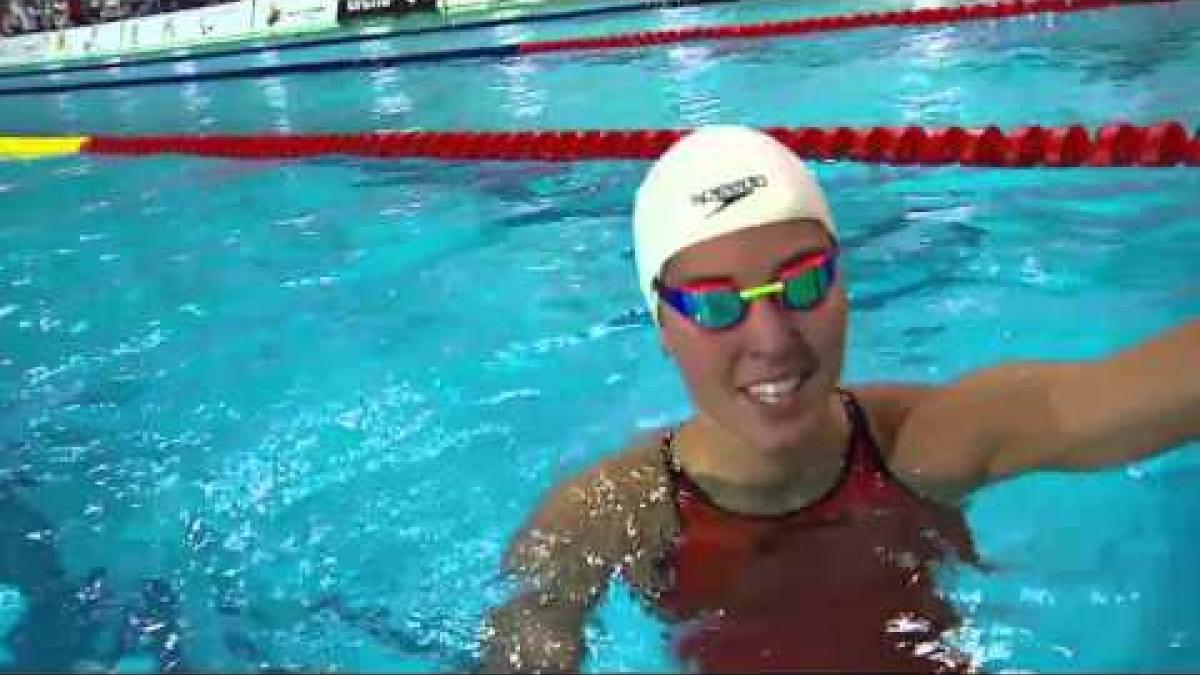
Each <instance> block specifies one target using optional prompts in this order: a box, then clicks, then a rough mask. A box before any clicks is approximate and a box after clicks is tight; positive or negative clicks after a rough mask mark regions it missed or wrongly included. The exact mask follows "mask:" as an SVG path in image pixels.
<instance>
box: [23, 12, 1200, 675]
mask: <svg viewBox="0 0 1200 675" xmlns="http://www.w3.org/2000/svg"><path fill="white" fill-rule="evenodd" d="M892 4H893V5H896V6H900V5H901V3H898V2H897V3H892ZM868 6H870V7H872V8H873V7H875V6H877V3H867V2H836V3H834V2H830V3H811V6H810V4H809V3H806V4H805V8H804V10H803V12H801V11H800V10H798V9H795V8H793V7H792V6H791V5H787V4H783V3H759V2H746V3H739V4H736V5H729V6H722V7H717V8H682V9H677V10H662V11H657V12H648V13H639V14H638V15H622V16H621V17H619V18H614V17H607V18H598V19H596V20H594V21H593V20H589V21H586V22H585V21H580V22H578V23H577V24H575V25H568V26H560V25H552V24H538V25H536V26H529V27H519V26H518V27H516V28H512V27H510V28H508V29H505V30H504V31H500V30H495V31H492V32H483V33H482V34H480V35H475V36H470V35H466V36H464V35H458V36H456V37H448V38H446V42H445V43H440V44H439V48H441V47H450V46H464V45H467V44H468V43H469V41H470V40H476V41H478V44H484V43H495V42H499V41H505V40H530V39H548V38H553V37H560V36H562V35H563V34H606V33H611V32H619V31H624V30H629V29H631V28H640V29H652V28H659V27H664V26H675V25H685V24H687V25H690V24H709V23H738V22H743V21H754V20H765V19H769V18H787V17H792V16H799V15H801V14H802V13H803V14H805V15H811V14H815V13H835V12H843V11H851V10H855V9H864V8H867V7H868ZM889 6H890V5H889ZM635 24H636V25H635ZM1198 38H1200V6H1196V5H1194V4H1187V3H1184V4H1182V5H1178V6H1169V7H1130V8H1123V9H1117V10H1111V11H1106V12H1097V13H1085V14H1077V15H1068V16H1059V17H1053V18H1047V17H1036V18H1029V19H1018V20H1014V21H1005V22H986V23H975V24H962V25H955V26H940V27H928V28H919V29H911V30H902V29H872V30H864V31H858V32H847V33H842V34H836V35H828V36H813V37H807V38H779V39H771V40H748V41H730V42H710V43H692V44H687V45H678V46H673V47H669V48H661V49H650V50H644V51H618V52H611V53H605V52H597V53H589V54H560V55H547V56H544V57H537V58H525V59H505V60H498V61H488V60H479V61H475V62H469V63H447V64H432V65H422V66H418V67H405V68H392V69H385V70H379V71H362V72H344V73H337V74H324V75H297V76H289V77H287V78H273V79H264V80H244V81H229V82H205V83H194V84H184V85H173V86H169V87H160V88H155V87H150V88H137V89H130V90H110V91H88V92H78V93H69V94H61V95H53V96H26V97H0V119H3V120H4V123H3V124H4V127H5V129H4V131H5V132H8V133H75V132H103V133H113V134H116V133H122V134H134V133H199V132H217V131H222V132H225V131H228V132H252V131H262V130H273V129H274V130H279V129H284V130H291V131H297V132H306V131H334V130H336V131H347V130H362V129H384V128H390V129H415V128H421V129H526V128H573V127H589V128H618V127H619V128H625V127H632V128H641V127H662V126H677V127H684V126H695V125H699V124H703V123H711V122H742V123H749V124H755V125H776V124H780V125H788V126H799V125H805V124H816V125H838V124H851V125H867V124H897V123H919V124H927V125H943V124H965V125H976V124H985V123H997V124H1000V125H1002V126H1016V125H1020V124H1028V123H1040V124H1047V125H1049V124H1066V123H1083V124H1087V125H1099V124H1103V123H1107V122H1111V121H1115V120H1128V121H1131V122H1133V123H1138V124H1147V123H1153V122H1157V121H1160V120H1162V119H1167V118H1170V119H1178V120H1180V121H1182V122H1183V123H1184V124H1186V125H1188V126H1191V127H1195V126H1196V125H1197V124H1198V123H1200V102H1198V101H1197V99H1196V97H1195V96H1193V95H1191V93H1192V89H1193V88H1194V87H1193V86H1192V83H1194V81H1195V76H1196V72H1197V68H1198V67H1200V39H1198ZM434 41H435V40H434V39H433V38H429V39H428V40H426V41H424V42H423V41H422V40H415V39H414V40H412V41H411V42H410V41H394V42H392V43H386V44H374V45H372V44H370V43H362V44H359V45H342V46H339V47H337V48H328V49H326V48H322V49H321V50H314V51H313V53H311V54H307V55H306V54H301V53H296V52H289V53H287V54H286V56H283V55H281V56H280V58H287V59H295V60H303V59H313V60H315V59H317V58H337V57H342V56H347V55H353V54H356V53H361V52H360V51H359V50H364V51H365V50H377V49H378V50H395V49H404V50H410V49H411V50H413V51H420V50H423V49H426V48H430V47H431V45H432V43H433V42H434ZM450 43H453V44H450ZM264 58H267V57H266V56H261V55H260V56H245V57H238V58H237V59H234V61H235V65H246V64H251V63H255V62H258V59H264ZM173 67H193V68H195V69H196V70H203V69H206V68H214V67H216V66H215V65H213V64H211V63H195V64H192V65H191V66H186V64H176V66H163V67H162V68H164V69H167V72H169V69H170V68H173ZM151 68H153V67H151ZM151 68H148V69H147V70H150V69H151ZM139 72H140V71H139ZM96 76H97V74H95V73H81V74H78V75H76V76H64V77H78V78H80V79H86V78H88V77H96ZM632 82H635V83H637V86H636V87H630V83H632ZM849 83H853V86H850V85H849ZM646 166H647V165H646V164H645V163H644V162H633V161H612V162H592V163H575V164H570V163H567V164H548V163H511V164H510V163H495V162H481V163H457V162H432V161H429V162H427V161H380V160H369V159H357V158H342V157H339V158H321V159H313V160H306V161H279V162H266V161H260V162H234V161H225V160H210V159H197V158H185V157H173V156H164V157H153V158H146V159H113V158H100V157H95V158H93V157H75V158H64V159H55V160H45V161H39V162H34V163H4V164H0V213H2V214H3V216H2V218H0V447H2V448H3V449H4V452H3V453H2V454H0V462H2V463H0V477H2V480H3V481H4V486H3V487H0V509H3V513H4V514H5V517H4V518H3V522H2V523H0V537H3V538H2V539H0V546H3V549H2V553H3V554H2V555H0V628H6V626H5V622H9V623H10V624H12V623H13V622H15V624H13V625H12V627H11V630H12V631H14V634H20V635H22V636H24V638H25V641H24V642H22V643H20V644H15V643H14V644H13V645H10V647H9V649H8V652H9V653H7V654H6V653H5V652H4V651H0V659H5V661H0V667H11V668H16V669H26V668H34V669H39V668H41V669H67V668H69V669H75V670H87V669H95V668H96V667H98V666H97V664H104V663H107V662H108V661H109V660H112V659H115V658H117V657H118V656H121V657H122V658H121V660H120V664H121V668H122V669H123V670H126V671H137V670H154V669H170V668H171V667H173V664H174V663H175V661H173V660H171V659H181V660H180V661H179V662H180V663H182V664H185V666H186V667H187V668H189V669H197V670H217V671H234V670H236V671H246V670H253V669H257V668H287V669H301V670H350V671H388V672H396V671H428V670H461V669H464V668H467V667H469V665H470V664H471V662H472V661H473V659H474V658H475V656H476V649H477V639H476V631H477V628H478V626H479V622H480V619H481V616H482V614H483V612H484V609H485V607H487V606H488V605H489V604H490V603H492V602H495V601H496V600H497V599H499V598H501V597H503V594H504V592H505V590H506V589H505V587H504V585H503V583H501V582H500V580H499V578H498V575H497V569H498V564H499V559H500V556H501V554H502V552H503V550H504V547H505V545H506V543H507V540H508V538H509V537H510V536H511V534H512V533H513V532H514V530H515V529H516V528H517V527H518V526H519V525H520V523H521V522H522V521H523V520H524V518H525V517H526V516H527V515H528V514H529V512H530V511H531V510H532V509H533V508H534V507H535V506H536V505H537V503H538V500H539V499H540V498H541V496H542V495H543V494H544V493H545V491H546V490H547V489H548V488H549V487H550V486H552V485H554V484H555V483H557V482H559V481H561V480H562V479H564V478H566V477H567V476H570V475H572V474H573V473H574V472H577V471H579V470H580V469H582V468H583V467H585V466H588V465H590V464H591V463H593V462H595V461H597V460H598V459H599V458H601V457H603V456H605V455H607V454H609V453H612V452H614V451H616V450H618V449H619V448H620V447H621V446H622V444H623V443H624V442H626V441H627V440H628V439H629V438H630V436H631V434H633V433H635V432H636V431H637V430H640V429H649V428H654V427H658V426H661V425H664V424H669V423H671V422H674V421H677V420H679V419H681V418H682V417H683V416H685V415H686V414H688V413H689V411H690V404H689V402H688V399H687V396H686V392H685V390H684V389H683V387H682V385H681V383H680V382H679V380H678V378H677V375H676V373H675V371H674V369H673V367H672V365H671V364H670V362H669V361H668V360H667V358H666V357H665V356H664V355H663V353H662V350H661V348H660V347H659V345H658V341H657V337H656V334H655V331H654V329H653V327H652V325H651V324H650V322H649V319H648V316H647V314H646V312H645V310H644V309H643V307H642V305H641V300H640V296H639V295H638V292H637V288H636V283H635V279H634V269H633V262H632V250H631V241H630V236H629V207H630V197H631V194H632V191H633V189H634V188H635V186H636V185H637V183H638V181H639V179H640V176H641V173H642V172H643V171H644V170H645V169H646ZM817 170H818V172H819V173H820V175H821V177H822V179H823V181H824V182H825V184H826V186H827V189H828V192H829V196H830V199H831V202H832V205H833V208H834V210H835V213H836V214H837V217H838V220H839V226H840V228H841V231H842V232H843V239H844V246H845V248H846V250H847V255H846V262H845V268H846V275H847V280H848V283H849V288H850V292H851V298H852V306H853V320H852V328H851V334H850V345H849V350H848V354H849V355H848V362H847V379H848V380H849V381H850V382H851V383H854V382H865V381H873V380H915V381H922V382H945V381H947V380H949V379H951V378H954V377H956V376H958V375H960V374H962V373H965V372H967V371H969V370H971V369H973V368H977V367H982V366H986V365H990V364H993V363H996V362H999V361H1001V360H1003V359H1007V358H1065V359H1076V358H1086V357H1092V356H1099V355H1102V354H1107V353H1110V352H1111V351H1113V350H1115V349H1119V348H1121V347H1124V346H1127V345H1130V344H1132V343H1134V342H1136V341H1137V340H1139V339H1144V338H1147V337H1149V336H1151V335H1152V334H1154V333H1155V332H1156V331H1159V330H1162V329H1165V328H1167V327H1169V326H1172V325H1174V324H1176V323H1178V322H1180V321H1183V320H1185V319H1188V318H1192V317H1195V316H1197V315H1198V314H1200V285H1198V284H1197V283H1196V281H1195V271H1194V270H1195V261H1196V260H1198V259H1200V236H1198V235H1200V204H1198V203H1197V200H1196V198H1195V196H1196V195H1197V194H1200V174H1197V173H1196V172H1195V171H1194V170H1189V169H1182V168H1180V169H1104V170H1098V169H1070V170H990V169H975V168H961V167H944V168H911V167H910V168H895V167H873V166H865V165H858V164H853V163H827V164H821V165H819V166H818V167H817ZM1197 486H1200V453H1197V452H1195V449H1194V448H1188V449H1185V450H1184V451H1183V452H1177V453H1172V454H1170V455H1165V456H1162V457H1159V458H1156V459H1153V460H1149V461H1145V462H1141V463H1138V464H1136V465H1133V466H1130V467H1125V468H1121V469H1114V470H1110V471H1106V472H1103V473H1098V474H1093V475H1086V476H1070V477H1067V476H1060V475H1041V476H1033V477H1029V478H1025V479H1021V480H1017V481H1012V482H1010V483H1006V484H1002V485H998V486H995V487H993V488H990V489H988V490H986V491H984V492H982V493H980V494H979V495H978V496H977V497H976V498H975V499H974V500H973V501H972V502H971V504H970V506H969V509H968V516H969V517H970V520H971V523H972V526H973V527H974V529H975V532H976V536H977V538H978V542H979V545H980V548H981V550H982V552H983V555H984V557H985V558H986V559H987V561H988V562H989V563H990V565H991V568H989V570H988V571H986V572H985V571H979V570H974V569H958V570H953V571H951V572H950V573H949V574H947V578H946V579H945V580H944V584H945V588H946V592H947V593H948V594H950V595H951V597H953V598H954V599H955V600H956V602H957V603H958V604H959V606H960V607H961V609H962V612H963V614H964V616H965V617H966V619H967V624H966V626H965V627H964V629H962V630H961V631H960V632H959V634H958V635H956V636H955V639H956V640H957V641H958V642H959V643H961V644H962V645H964V646H966V647H967V648H969V649H971V650H972V651H973V652H974V653H975V654H976V655H977V656H978V657H979V658H980V660H981V661H983V663H984V665H985V666H986V667H987V668H988V669H989V670H995V671H1001V670H1008V671H1080V672H1083V671H1093V670H1126V671H1129V670H1137V671H1179V670H1186V669H1189V668H1195V666H1196V664H1197V663H1200V610H1197V609H1196V608H1195V607H1194V606H1193V603H1192V602H1191V599H1192V598H1195V597H1197V596H1198V595H1200V582H1197V581H1196V579H1195V575H1194V574H1191V563H1192V561H1194V560H1196V559H1197V556H1198V555H1200V549H1198V548H1197V544H1196V543H1195V537H1194V536H1193V535H1194V532H1195V531H1196V530H1197V527H1198V526H1200V516H1197V515H1195V509H1194V508H1193V506H1194V503H1193V502H1194V500H1193V499H1192V498H1191V497H1190V494H1191V493H1192V492H1194V491H1195V490H1196V488H1197ZM56 567H58V568H60V569H57V570H56ZM101 570H102V572H101ZM89 581H90V583H87V582H89ZM126 612H132V614H131V616H134V617H135V618H136V619H137V620H138V621H140V623H137V624H136V626H138V627H140V628H139V631H138V632H139V634H140V635H141V637H140V638H139V639H138V640H137V641H135V643H134V644H132V645H129V646H128V648H126V649H125V650H124V651H123V652H121V653H119V654H116V655H115V656H114V653H115V650H116V648H115V645H117V644H118V643H119V640H120V633H121V628H120V627H121V625H122V622H123V621H124V620H125V619H124V618H123V617H124V616H125V613H126ZM1082 617H1087V619H1086V620H1081V618H1082ZM814 619H815V620H819V614H817V615H815V616H814ZM159 624H161V625H162V626H163V627H162V628H158V629H156V630H151V629H150V628H153V627H154V626H157V625H159ZM148 627H149V628H148ZM663 630H664V627H663V626H662V625H660V624H659V623H657V622H656V620H655V619H653V618H652V617H651V616H650V615H649V614H648V613H647V612H645V611H644V610H643V609H642V608H641V607H640V606H639V605H638V604H637V603H636V602H634V601H633V600H632V599H631V598H630V597H629V595H628V594H627V593H626V592H625V591H624V590H623V589H621V588H615V589H614V590H613V591H612V593H611V595H610V597H609V599H608V601H607V602H606V604H605V605H604V607H603V608H602V610H601V611H600V612H599V615H598V616H597V618H596V621H594V622H593V624H592V625H591V626H590V627H589V633H590V635H591V640H590V643H589V644H590V652H589V661H588V668H589V669H590V670H594V671H613V670H656V671H662V670H675V669H677V668H678V667H679V666H678V665H677V664H675V663H673V662H672V660H671V658H670V655H669V654H668V653H667V651H666V649H665V647H664V643H663ZM172 636H174V637H172ZM159 654H167V655H168V656H169V658H167V660H166V661H164V662H160V661H159V660H158V659H159V656H158V655H159ZM4 663H7V664H8V665H7V666H3V664H4Z"/></svg>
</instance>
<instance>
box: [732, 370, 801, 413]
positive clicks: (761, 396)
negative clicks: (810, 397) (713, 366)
mask: <svg viewBox="0 0 1200 675" xmlns="http://www.w3.org/2000/svg"><path fill="white" fill-rule="evenodd" d="M811 376H812V373H805V374H804V375H789V376H786V377H778V378H773V379H770V380H761V381H759V382H755V383H754V384H750V385H747V386H745V387H740V388H739V389H740V391H741V392H742V393H743V394H745V395H746V396H747V397H748V398H750V400H752V401H754V402H756V403H759V404H762V405H766V406H783V405H787V404H788V403H790V402H792V400H794V399H795V398H796V395H797V393H798V392H799V390H800V388H801V387H803V386H804V384H805V383H806V382H808V380H809V378H810V377H811Z"/></svg>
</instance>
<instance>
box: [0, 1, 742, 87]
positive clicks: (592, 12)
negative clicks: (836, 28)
mask: <svg viewBox="0 0 1200 675" xmlns="http://www.w3.org/2000/svg"><path fill="white" fill-rule="evenodd" d="M741 1H742V0H668V1H667V2H663V0H656V1H654V2H637V3H631V4H624V5H608V6H604V7H587V8H584V9H576V10H571V11H567V12H547V13H545V14H533V15H529V16H522V17H512V18H507V19H490V20H487V21H472V22H469V23H466V22H465V23H453V24H448V25H444V26H429V27H426V28H401V29H396V30H389V31H384V32H379V33H355V34H353V35H337V36H330V37H323V38H311V39H306V40H289V41H281V42H272V43H268V44H258V45H251V46H247V47H236V48H233V49H222V50H212V51H207V50H206V51H203V52H198V53H190V54H172V55H168V56H149V57H145V58H136V57H135V58H125V57H110V58H106V59H104V60H103V61H100V62H96V63H83V64H77V65H70V66H43V67H41V68H32V69H21V70H10V69H7V68H5V69H3V70H0V80H5V79H11V78H20V77H31V76H40V75H56V74H67V73H84V72H89V71H94V70H110V69H118V68H135V67H140V66H152V65H158V64H163V63H180V62H183V61H202V60H205V59H210V58H218V57H225V56H244V55H246V54H258V53H262V52H283V51H290V50H293V49H307V48H309V47H322V46H328V45H338V44H348V43H355V42H369V41H375V40H390V39H393V38H397V37H411V36H417V35H430V34H440V33H452V32H460V31H471V30H480V29H484V28H498V27H500V26H508V25H513V24H521V25H524V24H531V23H548V22H553V21H565V20H573V19H583V18H589V17H592V16H600V15H605V14H621V13H626V12H641V11H647V10H661V9H664V8H666V9H673V8H677V7H691V6H695V5H718V4H732V3H737V2H741Z"/></svg>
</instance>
